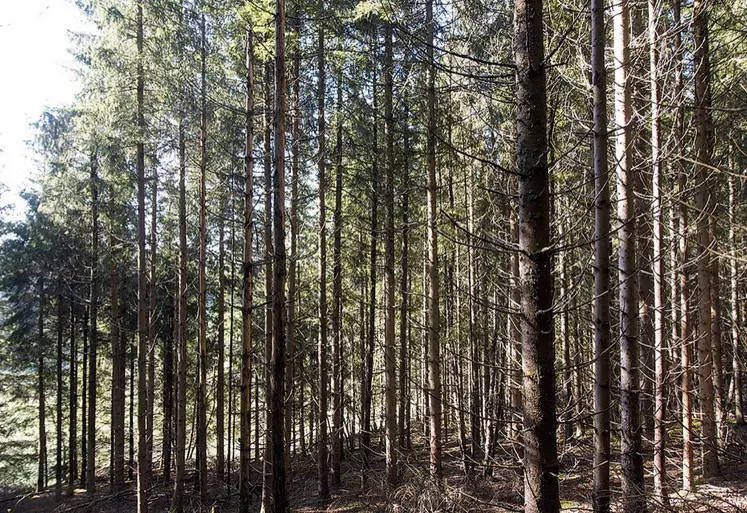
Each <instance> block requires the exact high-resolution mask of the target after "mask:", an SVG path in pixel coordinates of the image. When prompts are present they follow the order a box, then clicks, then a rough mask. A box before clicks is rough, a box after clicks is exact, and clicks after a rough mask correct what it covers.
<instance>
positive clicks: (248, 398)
mask: <svg viewBox="0 0 747 513" xmlns="http://www.w3.org/2000/svg"><path fill="white" fill-rule="evenodd" d="M245 66H246V104H245V109H246V118H245V125H246V140H245V146H244V152H245V154H244V261H243V265H242V274H243V303H242V305H241V319H242V328H241V407H240V409H239V418H240V430H241V432H240V440H239V496H240V504H241V506H240V511H241V513H248V511H249V501H250V498H251V497H250V495H251V482H250V481H249V469H250V460H251V444H250V440H251V439H250V426H251V418H250V415H251V404H252V395H251V394H252V305H253V298H252V294H253V293H254V283H253V274H252V271H253V264H252V258H253V255H252V235H253V228H254V223H253V218H252V216H253V214H254V190H253V188H254V179H253V176H252V174H253V170H254V34H253V29H252V28H251V27H249V28H248V29H247V34H246V47H245ZM255 415H257V414H256V413H255Z"/></svg>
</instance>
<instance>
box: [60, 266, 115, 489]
mask: <svg viewBox="0 0 747 513" xmlns="http://www.w3.org/2000/svg"><path fill="white" fill-rule="evenodd" d="M72 282H73V283H75V276H74V275H73V279H72ZM74 298H75V291H74V289H73V291H72V292H71V293H70V396H69V398H70V403H69V412H70V413H69V418H68V421H69V425H70V429H69V432H68V434H69V436H68V465H67V467H68V468H67V470H68V479H67V494H68V495H72V494H73V492H74V490H75V481H76V480H77V479H78V345H77V341H76V340H75V331H76V325H75V299H74ZM122 419H123V420H124V416H123V417H122Z"/></svg>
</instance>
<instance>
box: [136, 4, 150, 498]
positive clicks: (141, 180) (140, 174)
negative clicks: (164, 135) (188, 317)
mask: <svg viewBox="0 0 747 513" xmlns="http://www.w3.org/2000/svg"><path fill="white" fill-rule="evenodd" d="M137 51H138V57H137V122H138V129H139V136H138V141H137V224H138V238H137V239H138V254H137V270H138V283H137V339H138V358H137V371H138V376H137V432H138V445H137V511H138V513H147V511H148V496H147V489H148V486H149V483H148V462H147V458H148V454H147V451H148V449H147V440H148V430H147V415H148V395H147V394H148V390H147V382H146V380H147V375H146V374H147V358H148V331H147V330H148V310H147V308H146V304H145V297H146V294H147V290H146V287H147V282H146V276H147V269H146V264H145V142H144V137H145V135H144V133H143V131H144V130H145V118H144V111H143V107H144V106H143V95H144V88H145V82H144V73H143V60H144V55H143V0H138V2H137Z"/></svg>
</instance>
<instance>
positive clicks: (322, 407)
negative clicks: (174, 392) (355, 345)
mask: <svg viewBox="0 0 747 513" xmlns="http://www.w3.org/2000/svg"><path fill="white" fill-rule="evenodd" d="M319 12H320V13H322V16H323V15H324V14H323V13H324V0H319ZM324 38H325V34H324V22H323V21H320V23H319V32H318V49H317V55H318V58H319V63H318V64H319V67H318V90H317V124H318V132H317V144H318V145H319V152H318V154H317V164H318V166H319V167H318V171H317V181H318V187H319V275H318V278H319V320H318V322H319V346H318V353H317V354H318V364H319V383H318V387H319V389H318V391H317V393H318V400H319V431H318V433H319V436H318V437H317V470H318V479H319V490H318V491H319V498H320V499H322V500H327V499H329V475H328V474H329V461H328V447H327V442H328V440H327V426H328V424H327V418H328V415H327V413H328V412H327V410H328V409H329V407H328V402H327V393H328V386H329V379H328V370H327V347H328V346H329V342H328V337H327V313H328V312H327V310H328V309H327V204H326V198H325V193H326V189H327V176H326V162H325V159H326V151H325V150H326V144H327V143H326V139H325V137H326V133H325V131H326V120H325V117H324V98H325V95H326V74H325V71H326V70H325V60H324Z"/></svg>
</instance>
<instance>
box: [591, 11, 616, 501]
mask: <svg viewBox="0 0 747 513" xmlns="http://www.w3.org/2000/svg"><path fill="white" fill-rule="evenodd" d="M604 3H605V2H604V0H592V4H591V84H592V96H593V102H594V106H593V117H594V131H593V133H594V143H593V153H594V155H593V166H594V193H595V194H594V198H595V201H594V489H593V493H592V498H593V499H592V500H593V505H594V511H595V513H609V512H610V384H611V379H610V351H611V346H612V344H611V333H610V294H611V291H610V230H611V223H610V211H611V210H612V206H611V203H610V186H609V182H610V175H609V166H608V164H607V154H608V134H607V71H606V68H605V63H604V49H605V46H606V42H607V36H606V32H605V23H604Z"/></svg>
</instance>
